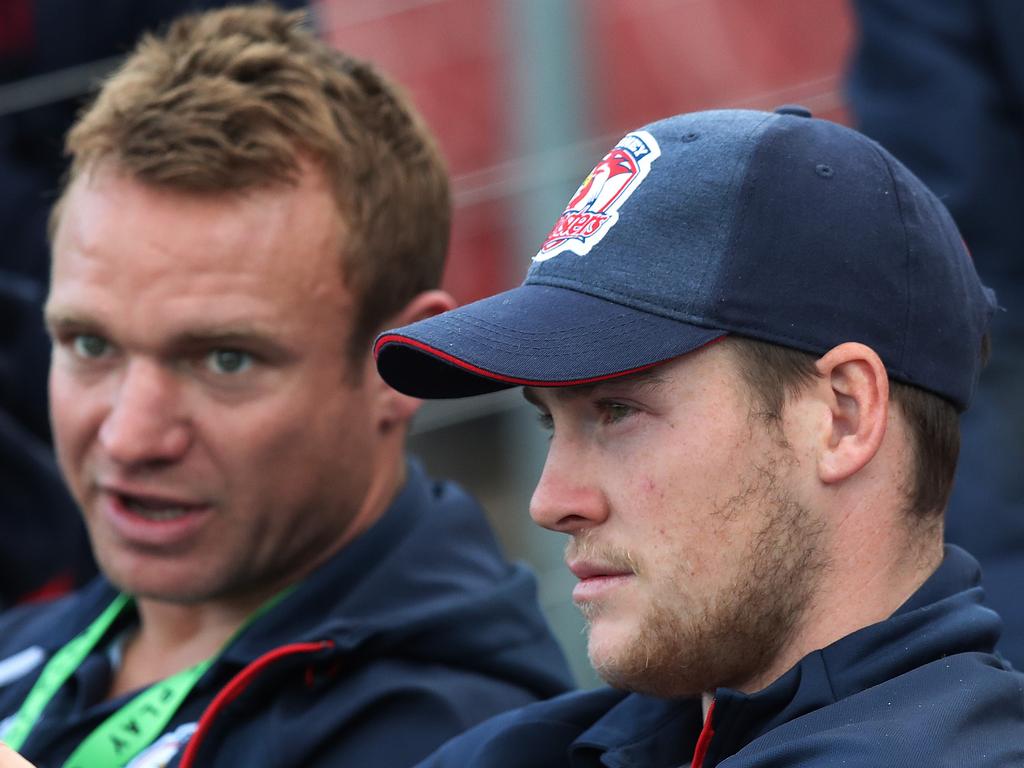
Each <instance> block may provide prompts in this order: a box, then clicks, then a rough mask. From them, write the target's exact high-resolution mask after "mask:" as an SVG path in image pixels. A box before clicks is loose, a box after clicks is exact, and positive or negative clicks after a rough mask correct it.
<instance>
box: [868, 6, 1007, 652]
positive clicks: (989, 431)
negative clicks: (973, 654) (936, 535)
mask: <svg viewBox="0 0 1024 768" xmlns="http://www.w3.org/2000/svg"><path fill="white" fill-rule="evenodd" d="M853 7H854V8H855V10H856V12H857V16H858V20H859V26H860V38H859V42H858V45H857V47H856V49H855V52H854V56H853V59H852V61H851V72H850V76H849V83H848V92H849V99H850V103H851V106H852V109H853V113H854V117H855V120H856V123H857V125H858V126H859V127H860V128H861V130H863V131H864V132H865V133H866V134H868V135H869V136H871V137H873V138H875V139H877V140H878V141H879V142H881V143H882V145H884V146H885V147H886V148H888V149H889V150H891V151H892V152H894V153H895V154H896V155H897V156H898V157H899V158H900V159H901V160H903V161H904V162H905V163H906V164H907V166H908V167H909V168H910V169H911V170H913V171H914V172H915V173H916V174H917V175H918V176H920V178H921V179H922V180H923V181H924V182H925V183H926V184H928V186H929V187H931V189H932V190H933V191H934V192H935V194H936V195H938V196H939V198H940V199H942V201H943V202H944V203H945V204H946V206H947V207H948V208H949V210H950V213H952V214H953V218H954V219H955V220H956V222H957V225H958V227H959V229H960V232H961V233H962V234H963V236H964V240H965V241H966V243H967V246H968V248H969V249H970V252H971V255H972V256H973V257H974V261H975V263H976V264H977V266H978V271H979V273H980V274H981V276H982V278H984V279H985V281H986V282H987V283H989V284H990V285H992V286H993V287H994V288H995V290H996V293H997V295H998V296H999V304H1000V306H1001V308H1003V309H1004V310H1005V311H1000V312H998V313H997V314H996V316H995V318H994V320H993V325H992V342H993V349H994V350H995V354H994V355H993V360H992V365H991V366H990V367H989V369H988V370H987V371H986V372H985V377H984V379H983V380H982V383H981V387H980V389H979V391H978V396H977V398H976V401H975V404H974V406H973V407H972V408H971V411H970V413H969V414H967V416H966V417H965V419H964V422H963V451H962V459H961V462H960V467H959V470H958V474H957V480H956V484H955V487H954V490H953V496H952V499H951V501H950V508H949V515H948V517H947V527H946V535H947V538H948V540H949V541H951V542H954V543H957V544H962V545H963V546H964V547H966V548H967V549H969V550H970V551H971V552H972V553H973V554H974V555H976V556H977V557H978V560H979V562H980V563H981V565H982V569H983V571H984V573H985V591H986V593H987V595H988V599H989V602H990V604H991V605H992V607H994V608H995V609H996V610H998V611H999V613H1000V615H1001V616H1002V617H1003V620H1004V622H1005V624H1006V628H1005V632H1004V634H1003V637H1002V640H1001V641H1000V646H999V649H1000V651H1001V652H1002V653H1003V654H1004V655H1005V656H1006V657H1007V658H1009V659H1010V661H1012V662H1013V663H1014V665H1015V666H1017V667H1018V668H1024V602H1022V601H1021V599H1020V586H1021V584H1024V471H1022V468H1024V399H1022V398H1021V394H1022V393H1024V215H1021V206H1022V203H1024V46H1022V45H1021V39H1022V37H1024V4H1022V3H1020V2H1019V1H1018V0H950V1H949V2H942V3H933V2H928V1H927V0H855V2H854V3H853Z"/></svg>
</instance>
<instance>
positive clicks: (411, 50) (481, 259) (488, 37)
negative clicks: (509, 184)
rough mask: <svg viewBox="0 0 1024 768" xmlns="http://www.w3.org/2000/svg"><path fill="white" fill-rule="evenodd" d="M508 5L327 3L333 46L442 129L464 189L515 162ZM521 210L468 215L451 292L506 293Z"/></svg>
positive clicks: (419, 0)
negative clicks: (398, 90) (380, 75)
mask: <svg viewBox="0 0 1024 768" xmlns="http://www.w3.org/2000/svg"><path fill="white" fill-rule="evenodd" d="M504 5H505V4H504V2H502V0H361V1H359V2H353V1H351V0H324V1H323V2H321V3H320V4H319V5H318V13H319V17H320V22H321V25H322V27H323V29H324V32H325V34H326V37H327V39H328V40H330V41H331V42H332V43H334V44H335V45H337V46H338V47H339V48H342V49H343V50H345V51H347V52H348V53H352V54H354V55H357V56H360V57H362V58H366V59H370V60H371V61H373V62H375V63H377V64H378V65H380V67H381V68H382V69H383V70H384V71H386V72H387V73H388V74H390V75H391V76H392V77H393V78H395V79H396V80H398V81H399V82H400V83H401V84H402V85H403V86H404V87H405V88H406V90H407V91H408V92H409V94H410V95H411V97H412V99H413V101H414V102H415V103H416V105H417V107H418V108H419V109H420V111H421V112H422V113H423V116H424V117H425V118H426V120H427V122H428V123H429V124H430V126H431V127H432V128H433V130H434V132H435V134H436V135H437V137H438V140H439V141H440V143H441V147H442V149H443V151H444V154H445V157H446V158H447V160H448V164H449V168H450V169H451V172H452V174H453V176H454V177H455V186H456V187H458V186H459V180H460V178H461V177H463V176H465V175H466V174H469V173H472V172H474V171H477V170H479V169H482V168H487V167H491V166H494V165H495V164H497V163H498V161H499V159H505V158H507V156H508V147H509V146H511V145H512V137H511V135H510V133H509V127H510V125H511V123H510V120H509V117H508V115H507V114H506V113H505V111H506V104H507V102H508V99H507V93H508V78H509V74H508V73H509V67H510V66H512V65H514V61H513V60H512V59H511V58H510V55H509V51H508V48H507V44H506V40H505V37H504V35H503V18H504V16H503V14H504V10H503V8H504ZM511 208H512V206H510V205H501V204H499V203H490V204H486V205H473V206H470V207H465V206H459V207H457V208H456V211H455V222H454V231H453V233H452V248H451V253H450V256H449V262H448V270H447V273H446V274H447V277H446V278H445V287H446V288H447V290H449V291H451V292H452V294H454V296H455V297H456V298H457V299H458V300H459V301H461V302H467V301H472V300H474V299H477V298H482V297H483V296H486V295H488V294H491V293H494V292H495V291H497V290H499V289H500V288H504V287H506V283H507V282H508V280H507V278H506V277H505V275H504V270H505V265H506V264H508V263H509V260H510V258H511V256H510V255H509V254H508V244H509V243H511V242H513V240H512V237H511V234H512V233H511V232H508V231H507V228H508V226H509V224H508V223H509V222H510V221H512V220H514V218H515V217H514V210H512V211H510V209H511Z"/></svg>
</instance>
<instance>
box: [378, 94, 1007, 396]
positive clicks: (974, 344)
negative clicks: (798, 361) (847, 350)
mask: <svg viewBox="0 0 1024 768" xmlns="http://www.w3.org/2000/svg"><path fill="white" fill-rule="evenodd" d="M994 309H995V296H994V294H993V293H992V291H991V290H989V289H987V288H985V287H984V286H983V285H982V284H981V281H980V280H979V279H978V275H977V273H976V272H975V269H974V265H973V263H972V260H971V257H970V255H969V253H968V251H967V248H966V247H965V246H964V243H963V240H962V239H961V237H960V235H959V233H958V232H957V229H956V226H955V225H954V224H953V221H952V219H951V217H950V215H949V213H948V212H947V211H946V209H945V207H944V206H943V205H942V203H941V202H939V200H938V199H937V198H936V197H935V195H933V194H932V193H931V192H930V191H929V190H928V189H927V188H926V187H925V186H924V184H923V183H922V182H921V181H920V180H919V179H917V177H915V176H914V175H913V174H912V173H911V172H910V171H908V170H907V169H906V168H905V167H904V166H903V165H902V164H901V163H900V162H899V161H897V160H896V159H895V158H894V157H893V156H892V155H890V154H889V153H888V152H886V151H885V149H883V148H882V147H880V146H879V145H878V144H876V143H875V142H873V141H871V140H870V139H868V138H866V137H865V136H863V135H861V134H859V133H857V132H856V131H853V130H851V129H849V128H845V127H843V126H841V125H838V124H836V123H832V122H829V121H825V120H819V119H815V118H813V117H811V115H810V113H809V112H808V111H806V110H804V109H803V108H800V107H783V108H780V109H779V110H776V111H775V112H758V111H752V110H720V111H710V112H698V113H693V114H686V115H678V116H676V117H670V118H668V119H665V120H661V121H659V122H656V123H652V124H650V125H648V126H645V127H644V128H642V129H640V130H637V131H634V132H632V133H629V134H627V135H626V136H625V137H624V138H623V139H622V141H620V142H619V143H618V144H617V145H616V146H615V147H613V148H612V149H611V150H610V151H609V152H608V153H607V154H606V155H605V156H604V157H603V158H602V159H601V161H600V162H599V163H598V164H597V166H596V167H595V168H594V170H593V171H592V172H591V173H590V175H589V176H587V178H586V179H585V180H584V181H583V183H582V184H581V185H580V187H579V189H577V191H576V193H575V194H574V195H573V196H572V198H571V199H570V201H569V204H568V205H567V206H566V208H565V210H564V211H563V212H562V214H561V216H559V218H558V221H557V222H556V223H555V226H554V228H553V229H552V230H551V233H550V234H549V235H548V237H547V239H546V240H545V241H544V242H543V244H542V245H541V247H540V250H539V251H538V253H537V255H536V256H534V258H533V263H532V265H531V266H530V269H529V272H528V273H527V275H526V280H525V281H524V282H523V284H522V285H521V286H519V287H518V288H514V289H512V290H510V291H506V292H504V293H500V294H497V295H495V296H491V297H490V298H487V299H483V300H482V301H478V302H474V303H472V304H468V305H466V306H463V307H460V308H458V309H455V310H452V311H450V312H446V313H444V314H441V315H438V316H436V317H432V318H429V319H426V320H422V321H420V322H417V323H413V324H412V325H408V326H406V327H404V328H398V329H396V330H392V331H388V332H386V333H383V334H381V335H380V336H379V337H378V338H377V341H376V343H375V346H374V351H375V354H376V357H377V366H378V370H379V371H380V374H381V375H382V376H383V378H384V380H385V381H387V382H388V383H389V384H390V385H391V386H393V387H395V388H396V389H398V390H399V391H401V392H405V393H407V394H410V395H414V396H416V397H426V398H442V397H465V396H468V395H476V394H481V393H484V392H492V391H495V390H498V389H503V388H506V387H511V386H516V385H528V386H571V385H577V384H586V383H592V382H596V381H601V380H604V379H608V378H612V377H616V376H622V375H626V374H629V373H633V372H636V371H640V370H644V369H646V368H649V367H652V366H654V365H657V364H659V363H662V362H664V361H666V360H669V359H671V358H674V357H677V356H679V355H682V354H686V353H687V352H691V351H693V350H695V349H697V348H699V347H702V346H704V345H706V344H708V343H710V342H711V341H714V340H715V339H718V338H721V337H722V336H724V335H727V334H736V335H740V336H746V337H750V338H754V339H760V340H763V341H767V342H771V343H774V344H779V345H782V346H786V347H791V348H793V349H798V350H803V351H806V352H809V353H813V354H823V353H825V352H827V351H828V350H829V349H831V348H832V347H834V346H836V345H838V344H841V343H843V342H847V341H858V342H862V343H864V344H866V345H867V346H869V347H871V348H872V349H874V350H875V352H877V353H878V355H879V357H880V358H881V359H882V361H883V363H884V364H885V366H886V369H887V370H888V372H889V374H890V376H892V377H893V378H894V379H896V380H899V381H902V382H906V383H908V384H912V385H915V386H918V387H921V388H923V389H926V390H929V391H931V392H934V393H935V394H937V395H940V396H942V397H944V398H946V399H947V400H949V401H951V402H952V403H953V404H954V405H955V406H956V407H957V408H958V409H960V410H963V409H964V408H966V407H967V405H968V403H969V402H970V400H971V397H972V395H973V392H974V389H975V386H976V382H977V379H978V375H979V372H980V369H981V366H982V361H981V342H982V337H983V335H984V334H985V332H986V330H987V328H988V323H989V320H990V318H991V315H992V312H993V311H994Z"/></svg>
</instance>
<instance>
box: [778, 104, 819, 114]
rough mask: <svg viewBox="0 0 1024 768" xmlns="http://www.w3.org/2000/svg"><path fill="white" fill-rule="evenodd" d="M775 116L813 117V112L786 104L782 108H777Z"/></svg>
mask: <svg viewBox="0 0 1024 768" xmlns="http://www.w3.org/2000/svg"><path fill="white" fill-rule="evenodd" d="M775 114H777V115H793V116H794V117H811V110H809V109H808V108H807V107H801V106H800V105H799V104H784V105H783V106H781V107H776V109H775Z"/></svg>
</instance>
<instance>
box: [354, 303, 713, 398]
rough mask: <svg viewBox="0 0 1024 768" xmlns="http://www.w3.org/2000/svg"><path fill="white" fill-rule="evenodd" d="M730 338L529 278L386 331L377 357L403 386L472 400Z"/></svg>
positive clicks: (587, 377)
mask: <svg viewBox="0 0 1024 768" xmlns="http://www.w3.org/2000/svg"><path fill="white" fill-rule="evenodd" d="M724 335H725V331H722V330H718V329H710V328H702V327H700V326H696V325H690V324H689V323H684V322H681V321H679V320H674V319H672V318H668V317H662V316H660V315H654V314H650V313H648V312H642V311H639V310H636V309H632V308H630V307H625V306H623V305H621V304H616V303H615V302H612V301H608V300H606V299H601V298H597V297H595V296H590V295H588V294H584V293H580V292H578V291H574V290H570V289H567V288H559V287H556V286H548V285H522V286H520V287H518V288H514V289H512V290H510V291H506V292H505V293H499V294H497V295H495V296H491V297H489V298H486V299H482V300H481V301H477V302H474V303H472V304H467V305H465V306H463V307H459V308H458V309H454V310H452V311H450V312H445V313H443V314H441V315H437V316H435V317H431V318H428V319H426V320H421V321H419V322H417V323H413V324H412V325H407V326H405V327H404V328H397V329H395V330H392V331H388V332H386V333H383V334H381V335H380V336H379V337H378V338H377V341H376V343H375V344H374V354H375V355H376V357H377V369H378V370H379V371H380V374H381V376H382V377H383V378H384V380H385V381H386V382H387V383H388V384H390V385H391V386H392V387H394V388H395V389H397V390H398V391H400V392H404V393H405V394H408V395H412V396H414V397H422V398H448V397H468V396H470V395H480V394H484V393H486V392H495V391H497V390H499V389H506V388H508V387H514V386H520V385H522V386H534V387H565V386H574V385H578V384H590V383H593V382H597V381H602V380H604V379H610V378H614V377H616V376H624V375H627V374H630V373H635V372H637V371H642V370H644V369H645V368H650V367H652V366H655V365H657V364H659V363H662V362H664V361H666V360H669V359H671V358H673V357H678V356H679V355H682V354H686V353H687V352H691V351H693V350H694V349H697V348H698V347H702V346H704V345H705V344H707V343H709V342H711V341H714V340H715V339H717V338H720V337H722V336H724Z"/></svg>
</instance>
